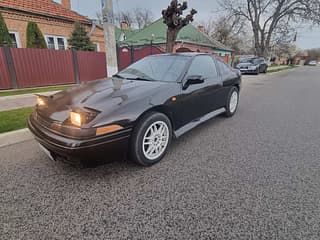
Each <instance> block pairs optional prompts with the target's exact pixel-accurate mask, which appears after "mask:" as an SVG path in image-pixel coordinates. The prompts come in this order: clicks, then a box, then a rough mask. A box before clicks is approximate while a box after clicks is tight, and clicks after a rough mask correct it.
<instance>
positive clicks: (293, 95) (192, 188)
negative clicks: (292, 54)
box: [0, 67, 320, 240]
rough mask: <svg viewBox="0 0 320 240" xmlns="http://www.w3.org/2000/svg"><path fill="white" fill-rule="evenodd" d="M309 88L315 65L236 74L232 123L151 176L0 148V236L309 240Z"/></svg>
mask: <svg viewBox="0 0 320 240" xmlns="http://www.w3.org/2000/svg"><path fill="white" fill-rule="evenodd" d="M319 90H320V67H314V68H312V67H303V68H298V69H295V70H292V71H289V72H285V73H277V74H273V75H268V76H261V77H256V76H248V77H245V80H244V86H243V91H242V93H241V106H240V108H239V111H238V113H237V114H236V115H235V116H234V118H232V119H225V118H223V117H218V118H216V119H213V120H211V121H209V122H207V123H205V124H203V125H202V126H200V127H198V128H196V129H195V130H193V131H192V132H190V133H188V134H186V135H185V136H183V137H182V138H181V139H180V140H178V141H175V142H174V144H173V146H172V148H171V150H170V152H169V154H168V155H167V157H166V158H165V159H164V160H163V161H162V162H161V163H160V164H157V165H155V166H153V167H151V168H141V167H139V166H136V165H134V164H132V163H130V162H128V161H125V160H120V161H115V162H112V163H109V164H106V165H103V166H98V167H96V168H89V169H88V168H87V169H79V168H75V167H71V166H68V165H65V164H62V163H54V162H51V161H50V160H48V158H47V157H46V156H45V154H43V153H42V152H41V150H40V149H39V148H38V146H37V144H36V142H34V141H28V142H25V143H22V144H18V145H14V146H10V147H6V148H2V149H0V216H1V217H0V239H237V240H238V239H290V240H293V239H308V240H312V239H320V148H319V143H320V141H319V140H320V98H319ZM107 158H108V153H106V159H107Z"/></svg>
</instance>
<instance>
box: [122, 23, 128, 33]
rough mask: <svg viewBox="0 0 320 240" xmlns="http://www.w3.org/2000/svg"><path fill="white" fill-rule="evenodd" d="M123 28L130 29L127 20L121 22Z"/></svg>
mask: <svg viewBox="0 0 320 240" xmlns="http://www.w3.org/2000/svg"><path fill="white" fill-rule="evenodd" d="M120 28H121V30H122V31H124V30H128V29H129V24H128V23H126V22H121V27H120Z"/></svg>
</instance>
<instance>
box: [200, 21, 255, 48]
mask: <svg viewBox="0 0 320 240" xmlns="http://www.w3.org/2000/svg"><path fill="white" fill-rule="evenodd" d="M202 25H203V26H204V33H205V34H207V35H209V36H210V37H212V38H213V39H215V40H217V41H219V42H221V43H223V44H224V45H226V46H228V47H231V48H232V49H233V50H234V51H235V53H236V54H247V52H249V51H250V50H251V49H252V37H251V36H250V34H248V27H247V25H246V23H245V21H243V20H242V19H241V18H239V17H237V16H231V17H227V16H221V17H217V18H216V19H210V20H209V21H207V22H202Z"/></svg>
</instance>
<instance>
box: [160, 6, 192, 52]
mask: <svg viewBox="0 0 320 240" xmlns="http://www.w3.org/2000/svg"><path fill="white" fill-rule="evenodd" d="M187 8H188V4H187V2H183V3H182V4H180V3H178V0H172V1H171V4H170V6H168V8H167V9H165V10H162V16H163V22H164V23H165V24H166V25H167V26H168V30H167V52H170V53H171V52H173V48H174V45H175V43H176V39H177V36H178V33H179V32H180V30H181V29H182V28H183V27H185V26H187V25H188V24H189V23H190V22H193V16H194V15H195V14H196V13H197V11H196V10H195V9H192V10H191V11H190V13H189V14H188V15H187V16H186V17H185V18H183V17H182V14H183V11H184V10H186V9H187Z"/></svg>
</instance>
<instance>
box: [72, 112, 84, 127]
mask: <svg viewBox="0 0 320 240" xmlns="http://www.w3.org/2000/svg"><path fill="white" fill-rule="evenodd" d="M70 120H71V123H72V124H73V125H75V126H77V127H81V125H82V117H81V114H80V113H75V112H71V113H70Z"/></svg>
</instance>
